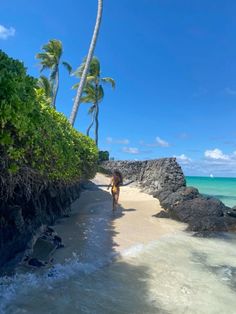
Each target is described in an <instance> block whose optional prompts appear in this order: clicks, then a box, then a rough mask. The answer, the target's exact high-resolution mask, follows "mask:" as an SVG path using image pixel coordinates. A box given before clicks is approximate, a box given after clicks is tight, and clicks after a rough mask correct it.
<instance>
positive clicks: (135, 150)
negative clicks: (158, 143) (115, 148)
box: [122, 147, 140, 155]
mask: <svg viewBox="0 0 236 314" xmlns="http://www.w3.org/2000/svg"><path fill="white" fill-rule="evenodd" d="M122 151H123V152H124V153H128V154H134V155H136V154H140V151H139V149H138V148H136V147H123V149H122Z"/></svg>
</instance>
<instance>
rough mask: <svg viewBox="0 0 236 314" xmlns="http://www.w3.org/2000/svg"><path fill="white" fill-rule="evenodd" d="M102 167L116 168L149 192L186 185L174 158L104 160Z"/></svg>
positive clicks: (170, 189) (174, 189) (175, 188)
mask: <svg viewBox="0 0 236 314" xmlns="http://www.w3.org/2000/svg"><path fill="white" fill-rule="evenodd" d="M101 166H102V168H104V169H106V170H109V171H111V172H112V171H113V170H114V169H118V170H120V171H121V173H122V174H123V176H124V178H126V179H129V180H133V181H138V182H139V183H140V185H141V187H142V188H143V189H144V190H145V191H146V192H147V193H149V194H152V195H156V194H157V193H158V192H161V191H163V190H165V191H166V190H168V191H171V192H175V191H177V190H178V189H179V188H180V187H183V186H186V182H185V178H184V174H183V171H182V169H181V167H180V166H179V164H178V163H177V162H176V159H175V158H162V159H155V160H147V161H105V162H102V164H101Z"/></svg>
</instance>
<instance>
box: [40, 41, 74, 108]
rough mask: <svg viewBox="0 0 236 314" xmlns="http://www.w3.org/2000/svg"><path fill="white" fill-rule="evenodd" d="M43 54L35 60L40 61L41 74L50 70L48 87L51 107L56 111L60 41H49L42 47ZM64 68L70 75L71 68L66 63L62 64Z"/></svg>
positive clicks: (60, 53) (60, 52) (60, 54)
mask: <svg viewBox="0 0 236 314" xmlns="http://www.w3.org/2000/svg"><path fill="white" fill-rule="evenodd" d="M42 50H43V52H40V53H38V54H36V58H37V59H39V60H40V64H41V69H40V72H42V71H43V70H45V69H49V70H50V77H49V81H50V85H51V100H52V101H51V105H52V107H53V108H55V109H56V98H57V93H58V88H59V65H60V62H61V61H60V60H61V56H62V52H63V49H62V43H61V41H60V40H56V39H51V40H49V42H48V43H47V44H46V45H44V46H43V47H42ZM62 64H63V65H64V66H65V68H66V69H67V70H68V72H69V73H71V70H72V68H71V66H70V64H69V63H68V62H62Z"/></svg>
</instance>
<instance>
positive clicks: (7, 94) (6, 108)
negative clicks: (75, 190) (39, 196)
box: [0, 51, 98, 200]
mask: <svg viewBox="0 0 236 314" xmlns="http://www.w3.org/2000/svg"><path fill="white" fill-rule="evenodd" d="M97 159H98V151H97V148H96V146H95V143H94V141H93V140H91V139H89V138H88V137H86V136H84V135H82V134H81V133H79V132H77V131H76V130H75V129H74V128H73V127H72V126H71V125H70V123H69V122H68V120H67V118H66V117H65V116H64V115H63V114H61V113H58V112H57V111H55V110H54V109H53V108H52V107H50V106H49V104H48V101H47V97H45V95H44V92H43V90H41V89H40V88H39V87H38V86H37V80H36V79H34V78H32V77H30V76H29V75H27V74H26V70H25V68H24V66H23V64H22V63H21V62H19V61H17V60H14V59H11V58H9V57H8V56H7V55H6V54H5V53H4V52H2V51H0V198H1V200H6V199H8V198H9V197H12V196H13V194H14V193H15V191H16V189H17V188H19V187H24V190H25V191H26V192H27V193H29V194H30V191H31V189H33V188H35V187H36V186H39V185H40V184H38V185H37V184H36V183H37V182H38V183H40V182H44V183H47V182H50V183H52V182H53V183H54V184H59V185H68V184H73V183H74V182H78V181H79V180H81V179H84V178H91V177H93V176H94V174H95V172H96V167H97Z"/></svg>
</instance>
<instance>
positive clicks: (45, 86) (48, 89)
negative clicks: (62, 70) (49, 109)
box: [38, 75, 52, 103]
mask: <svg viewBox="0 0 236 314" xmlns="http://www.w3.org/2000/svg"><path fill="white" fill-rule="evenodd" d="M38 87H39V88H41V89H42V90H43V91H44V94H45V96H46V98H47V99H50V103H51V96H52V86H51V83H50V81H49V79H48V78H47V77H46V76H45V75H41V76H40V78H39V79H38Z"/></svg>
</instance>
